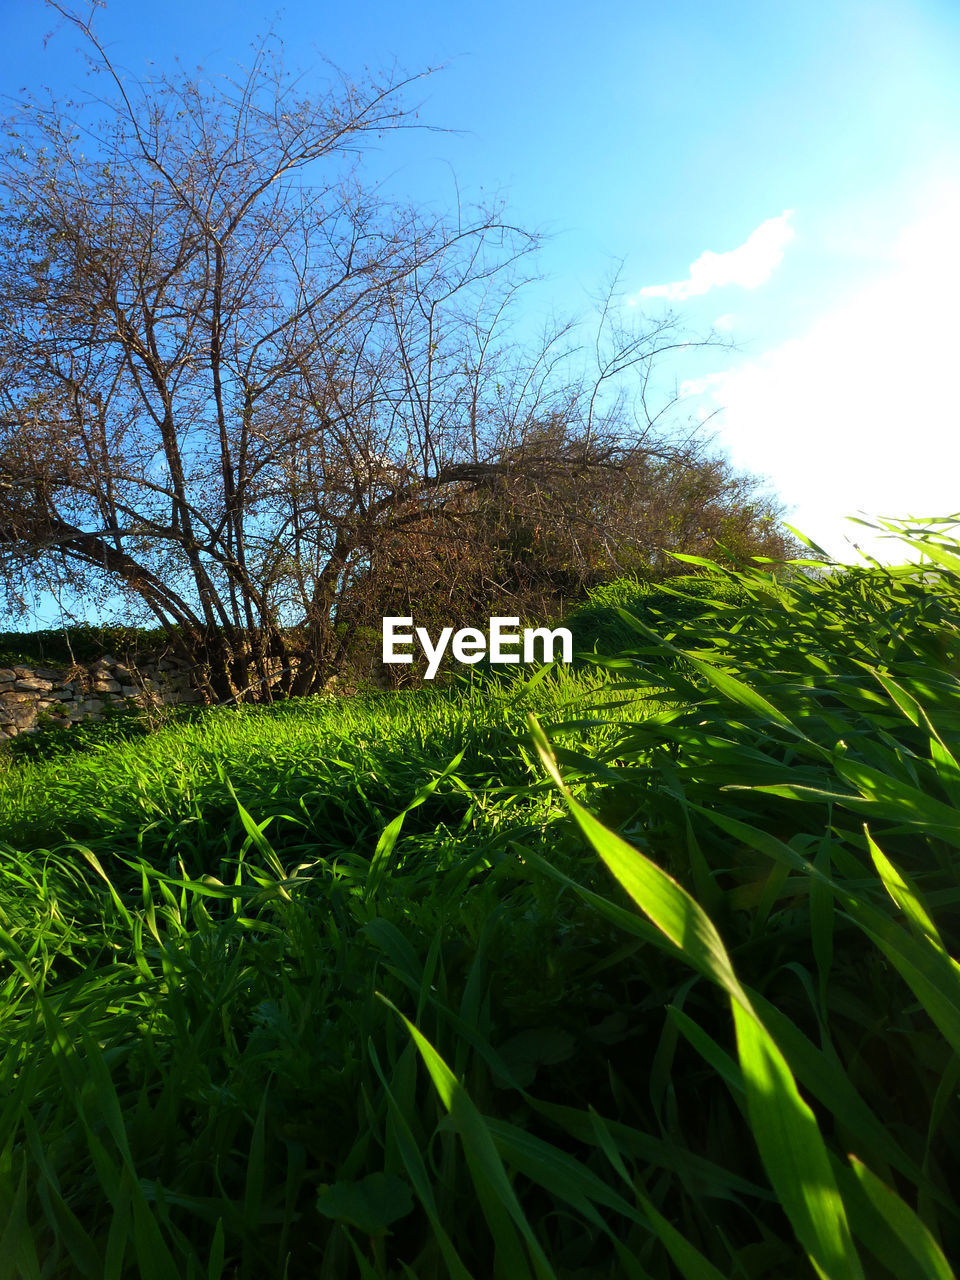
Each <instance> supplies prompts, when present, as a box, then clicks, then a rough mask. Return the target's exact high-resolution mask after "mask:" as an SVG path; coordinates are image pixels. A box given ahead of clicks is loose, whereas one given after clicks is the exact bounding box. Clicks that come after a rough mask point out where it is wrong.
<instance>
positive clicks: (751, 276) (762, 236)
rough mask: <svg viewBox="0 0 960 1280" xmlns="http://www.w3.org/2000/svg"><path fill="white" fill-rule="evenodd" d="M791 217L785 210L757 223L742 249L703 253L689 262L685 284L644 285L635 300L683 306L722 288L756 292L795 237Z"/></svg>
mask: <svg viewBox="0 0 960 1280" xmlns="http://www.w3.org/2000/svg"><path fill="white" fill-rule="evenodd" d="M792 215H793V210H792V209H785V210H784V211H783V213H781V214H780V216H779V217H777V218H768V219H767V220H766V222H761V224H760V226H759V227H757V229H756V231H752V232H751V233H750V235H749V236H748V237H747V239H746V240H745V241H744V242H743V244H742V245H740V246H739V247H738V248H736V249H731V250H729V252H727V253H714V252H713V250H712V249H707V250H706V251H705V252H704V253H701V255H700V257H699V258H697V260H696V262H691V264H690V275H689V277H688V278H687V279H686V280H676V281H674V282H673V284H650V285H647V286H646V287H645V288H643V289H641V290H640V292H639V294H638V295H637V297H639V298H667V299H668V300H669V301H671V302H684V301H685V300H686V299H687V298H694V297H697V296H699V295H700V294H702V293H708V292H709V291H710V290H711V289H718V288H720V287H721V286H722V285H728V284H735V285H739V286H740V288H741V289H756V288H757V286H758V285H761V284H764V283H765V282H766V281H767V280H769V279H770V276H771V274H772V273H773V271H774V270H775V268H776V267H778V266H779V265H780V263H781V262H782V261H783V251H784V248H785V247H786V246H787V244H789V242H790V241H791V240H792V239H793V237H794V234H795V233H794V230H793V227H792V226H791V225H790V218H791V217H792ZM633 301H635V299H633Z"/></svg>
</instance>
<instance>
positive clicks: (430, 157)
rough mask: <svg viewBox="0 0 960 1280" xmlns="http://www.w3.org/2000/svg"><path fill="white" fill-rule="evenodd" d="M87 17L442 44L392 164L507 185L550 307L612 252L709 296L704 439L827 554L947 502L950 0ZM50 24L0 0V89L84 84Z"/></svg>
mask: <svg viewBox="0 0 960 1280" xmlns="http://www.w3.org/2000/svg"><path fill="white" fill-rule="evenodd" d="M97 21H98V28H99V30H100V32H101V34H102V36H103V37H104V39H105V40H106V42H107V43H108V45H109V46H110V49H111V53H112V55H113V57H114V59H115V60H116V61H117V62H119V63H120V64H122V65H123V66H125V67H126V68H128V69H129V70H130V71H131V72H132V73H135V74H138V75H144V74H148V73H149V70H150V67H149V63H150V61H151V60H152V61H154V62H155V63H156V64H158V65H161V66H164V65H169V64H170V63H171V61H172V60H173V58H174V57H177V56H178V57H179V58H180V59H181V61H182V62H183V64H184V65H185V66H186V67H188V68H193V67H195V66H196V65H198V64H202V65H203V66H204V67H205V68H207V69H208V70H216V71H219V70H225V69H228V68H229V66H230V64H231V63H236V62H243V61H246V60H248V58H249V53H250V42H251V40H253V39H254V38H255V37H256V36H257V35H258V34H259V33H262V32H263V31H264V30H265V29H266V27H267V26H269V25H270V23H271V21H275V25H276V28H277V30H278V31H279V33H280V35H281V36H282V37H283V39H284V42H285V45H286V55H287V59H288V61H289V62H290V63H292V64H298V65H300V66H302V67H305V68H310V67H314V68H317V71H318V73H320V72H321V71H322V61H321V60H322V58H323V57H326V58H329V59H330V60H332V61H333V62H334V63H336V64H338V65H339V66H340V67H342V68H343V69H344V70H345V71H347V72H353V73H358V72H361V71H362V70H363V68H364V66H370V67H371V68H372V69H377V68H383V67H389V66H390V65H392V63H393V62H394V60H396V62H397V63H398V64H399V65H400V66H401V67H402V68H404V69H406V70H407V71H410V72H414V71H419V70H422V69H424V68H426V67H428V66H437V65H439V64H445V69H444V70H442V71H441V72H439V73H438V74H437V75H435V76H432V77H430V78H429V79H427V80H426V81H423V82H421V83H420V85H419V86H418V90H419V96H421V97H422V98H423V100H424V103H423V109H422V116H421V118H422V119H423V120H424V121H426V122H429V123H431V124H436V125H439V126H443V127H445V128H447V129H451V130H457V131H458V132H456V133H447V132H429V133H418V134H416V135H408V136H404V137H399V136H397V135H394V136H393V137H392V138H389V137H388V139H387V141H386V144H385V150H384V153H383V154H382V155H381V156H380V157H379V159H378V161H377V163H378V164H379V165H382V166H384V168H385V171H388V172H390V173H391V174H392V182H393V183H394V185H395V187H396V189H398V190H404V191H406V192H408V193H409V194H410V195H411V196H413V197H414V198H416V199H424V200H438V201H442V202H448V201H449V200H450V199H451V198H452V195H453V191H454V177H453V175H454V174H455V175H456V181H457V183H458V184H459V186H460V188H461V189H462V190H463V192H464V193H465V194H467V195H469V196H477V195H480V194H489V193H492V192H496V191H501V192H503V194H504V195H505V196H506V197H507V199H508V203H509V208H510V210H511V212H512V214H513V216H514V217H515V219H516V221H517V222H519V223H521V224H522V225H525V226H529V227H535V228H539V229H542V230H544V231H548V232H550V233H551V234H552V238H551V239H550V242H549V244H548V246H547V248H546V249H545V251H544V255H543V260H542V265H543V268H544V270H545V271H546V272H547V273H548V275H549V283H548V285H547V286H546V288H545V289H544V290H543V291H541V294H540V302H541V304H542V305H543V306H544V307H545V308H547V307H549V308H553V309H555V310H557V311H563V312H565V311H568V310H582V309H583V308H584V306H585V304H586V301H587V295H588V294H589V293H590V292H591V291H596V289H597V288H598V286H599V285H600V284H601V283H602V281H603V280H604V278H605V277H606V276H607V275H608V274H609V272H610V270H611V267H612V265H613V264H614V263H615V262H618V261H620V260H623V262H624V268H623V276H622V282H623V288H624V295H625V296H624V299H623V305H624V307H626V308H628V309H638V308H645V309H648V310H650V311H651V312H653V313H657V312H658V311H659V310H660V309H662V308H663V307H664V306H666V305H669V306H671V307H672V308H673V309H674V310H675V311H676V312H677V313H678V314H679V315H680V316H681V318H683V319H684V320H685V321H686V322H688V323H689V325H690V327H691V328H692V329H694V330H696V329H703V328H704V327H706V326H709V325H711V324H714V323H719V325H720V327H721V329H722V330H723V331H724V332H725V333H726V334H727V335H728V336H729V337H730V338H731V339H732V340H733V341H734V342H735V343H736V344H737V345H738V348H739V349H738V350H736V351H732V352H731V351H723V350H712V351H710V352H708V353H705V352H699V353H695V354H694V353H691V356H690V360H689V363H688V364H685V365H678V366H677V367H676V370H675V372H676V374H677V376H678V377H680V378H681V379H682V380H683V382H684V384H685V390H686V391H688V392H689V393H690V394H691V396H692V397H694V398H693V399H692V400H691V402H690V407H691V410H692V411H693V412H697V411H699V412H700V413H701V414H702V415H706V414H708V413H710V412H712V411H713V410H714V409H716V408H717V407H718V406H724V408H723V411H722V413H721V414H720V415H719V416H718V417H717V418H715V419H713V420H712V421H711V426H712V427H715V428H717V430H718V437H717V438H718V443H719V444H721V445H722V446H723V447H725V448H726V450H727V451H728V453H729V455H730V457H731V459H732V460H733V462H734V463H735V464H736V465H738V466H739V467H741V468H744V469H747V470H751V471H754V472H759V473H762V474H765V475H766V476H768V477H769V479H770V482H771V485H772V487H773V488H774V489H775V490H776V491H777V492H779V494H780V495H781V497H782V498H783V499H784V500H785V502H786V503H787V504H788V505H789V507H790V508H791V509H792V514H791V517H790V518H791V519H792V521H793V522H794V523H795V524H797V525H798V526H799V527H801V528H802V529H804V530H805V531H806V532H807V533H808V534H810V535H811V536H813V537H814V538H816V539H817V540H819V541H821V542H822V543H823V544H824V545H825V546H827V547H828V549H830V550H831V551H833V552H834V553H835V554H839V555H842V556H849V555H850V554H851V553H850V551H849V544H848V541H847V540H848V539H849V538H855V539H857V540H858V541H864V538H863V534H862V531H858V530H856V528H855V527H854V526H850V525H848V524H847V522H846V521H845V519H844V517H845V516H847V515H853V514H856V513H857V512H858V511H865V512H867V513H870V514H881V515H886V514H889V515H893V516H897V515H908V514H915V515H921V516H925V515H946V514H951V513H953V512H954V511H957V510H960V420H958V419H960V414H958V409H957V396H956V393H955V391H954V388H953V385H952V384H953V380H954V375H953V374H952V373H951V369H953V370H956V368H957V367H958V363H960V359H958V353H960V312H958V308H957V298H958V294H960V247H958V246H960V238H958V231H960V74H958V69H960V56H958V55H960V6H958V5H957V4H956V3H955V0H950V2H948V0H911V2H910V3H904V2H901V0H897V2H884V0H869V3H861V2H859V0H831V2H829V3H824V2H822V0H805V2H804V3H795V2H794V0H777V2H776V3H771V2H770V0H765V2H764V3H754V2H753V0H725V2H723V3H717V0H713V3H707V2H698V0H677V2H674V3H669V2H664V0H661V2H660V3H646V2H645V0H644V2H643V3H625V2H622V0H619V2H611V3H603V2H601V3H598V4H597V5H595V6H593V8H592V9H590V10H588V9H587V7H586V6H584V5H583V4H581V3H576V4H574V3H571V2H570V0H556V2H554V3H551V4H545V3H540V2H539V0H536V2H527V3H520V4H516V3H513V4H509V5H508V4H506V3H502V2H501V0H486V2H485V3H484V4H482V5H479V4H477V5H466V4H449V3H443V4H441V3H438V2H437V0H429V2H427V3H419V4H414V5H400V4H394V3H388V2H387V0H366V2H365V3H364V4H362V5H352V6H351V5H344V4H343V3H342V0H341V2H339V3H337V4H333V3H327V2H326V0H312V2H309V3H307V2H304V0H290V2H289V3H287V4H286V5H285V6H284V7H283V8H282V9H281V10H276V9H274V8H272V7H270V6H262V7H261V6H259V5H255V6H246V7H240V6H238V5H237V4H236V3H235V0H230V2H228V0H192V2H191V3H187V2H186V0H163V3H161V4H151V5H147V4H146V3H144V2H143V0H127V2H126V3H121V0H113V3H111V4H109V5H108V6H107V7H105V8H104V9H102V10H101V11H100V14H99V17H98V20H97ZM55 27H56V15H54V14H53V13H52V12H51V11H50V10H49V9H48V8H47V7H46V6H45V5H44V4H43V3H42V0H0V29H2V31H3V41H2V44H0V89H2V91H3V92H4V93H6V94H8V95H10V94H14V95H15V94H16V92H17V90H18V89H19V88H20V87H21V86H30V87H34V88H35V87H37V86H39V85H40V84H47V85H49V86H51V87H52V88H53V89H54V90H55V91H57V92H58V93H59V92H66V91H68V90H69V89H70V88H71V87H74V86H76V85H80V84H83V82H84V67H83V61H82V58H81V57H80V56H79V55H78V53H77V52H76V46H77V44H78V41H77V39H76V38H75V37H74V36H73V35H72V34H71V33H70V32H69V31H68V30H65V29H61V30H59V31H56V30H54V29H55ZM51 30H54V34H53V37H52V38H51V40H50V41H49V42H48V43H47V44H46V47H44V43H43V37H44V35H45V34H46V33H47V32H49V31H51ZM866 545H869V546H871V547H872V548H873V549H876V548H877V544H876V543H871V542H869V540H866Z"/></svg>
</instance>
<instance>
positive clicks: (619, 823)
mask: <svg viewBox="0 0 960 1280" xmlns="http://www.w3.org/2000/svg"><path fill="white" fill-rule="evenodd" d="M913 541H914V542H915V543H919V546H915V547H914V548H913V549H914V551H917V550H919V549H921V548H925V549H926V551H927V553H928V568H927V570H926V572H925V573H924V574H923V576H919V575H918V573H917V571H916V570H915V569H910V570H904V571H896V570H893V571H888V570H882V569H880V568H878V567H867V568H866V569H863V570H856V571H850V572H846V573H844V574H842V575H837V576H833V577H830V576H826V577H825V576H823V575H819V574H815V573H811V575H810V576H804V575H799V576H798V577H797V578H796V579H795V580H794V581H793V582H791V583H786V584H784V583H782V582H781V583H779V584H777V583H774V582H773V581H772V579H770V578H769V577H767V576H766V575H765V574H763V573H756V574H752V573H746V574H740V575H731V574H730V573H729V571H724V570H719V569H716V570H711V569H710V568H709V566H701V568H702V570H703V573H704V579H703V580H702V581H701V582H700V584H699V585H698V586H697V587H696V588H695V592H696V595H695V596H693V595H691V594H690V593H687V595H686V596H684V597H671V595H670V593H669V592H668V593H662V594H660V595H659V596H657V598H656V599H654V600H650V599H649V598H648V597H647V598H645V600H644V605H643V607H642V608H637V609H636V612H635V614H633V615H631V617H633V618H634V621H630V620H628V619H627V618H623V619H622V622H623V626H624V627H625V628H626V629H627V631H626V632H625V633H621V635H620V639H619V645H620V648H619V652H618V653H617V654H616V656H615V657H613V658H612V659H611V662H610V665H609V669H608V670H607V671H606V673H604V671H603V670H602V669H601V670H598V671H597V672H596V673H591V672H590V671H587V672H581V673H580V674H578V675H575V676H568V675H560V676H559V677H557V676H556V673H553V674H550V675H548V676H545V677H543V678H540V679H537V680H534V681H529V682H527V683H522V684H509V683H505V684H501V683H498V682H480V683H475V685H474V686H473V687H468V688H465V689H462V690H460V691H454V692H450V691H446V692H444V691H433V692H431V693H428V694H422V695H419V694H418V695H407V696H402V695H382V696H376V697H370V698H362V699H355V700H339V701H337V700H326V701H322V702H320V701H308V702H301V703H296V704H289V705H286V706H283V707H278V708H275V709H273V710H268V711H255V710H254V711H242V710H241V711H237V710H234V711H219V712H212V713H208V714H207V715H205V716H204V717H202V718H201V719H199V720H198V721H196V722H194V723H190V724H183V725H175V726H172V727H171V728H169V729H167V730H164V731H162V732H160V733H157V734H156V735H154V736H152V737H150V738H144V739H139V740H136V741H131V742H129V743H126V744H121V745H111V746H109V747H105V748H103V749H101V750H96V751H90V752H87V753H85V754H82V755H71V756H63V757H60V758H56V759H53V760H50V761H46V762H42V763H35V764H20V765H16V766H15V767H11V768H9V769H8V771H7V773H6V774H5V775H4V776H3V778H2V780H0V815H2V817H0V821H2V823H3V829H4V831H5V834H6V839H7V844H6V845H5V846H4V847H3V849H2V850H0V926H2V933H0V946H2V947H3V952H4V957H5V964H4V968H3V974H2V982H3V986H2V992H0V1028H2V1033H3V1040H4V1045H5V1050H4V1057H3V1059H2V1065H0V1073H2V1074H0V1084H2V1092H0V1114H2V1122H0V1197H2V1200H3V1221H5V1222H6V1224H7V1225H6V1226H5V1227H0V1232H2V1235H3V1238H2V1240H0V1257H2V1258H3V1259H5V1260H6V1259H13V1261H12V1263H11V1262H7V1261H4V1262H3V1263H0V1274H2V1268H3V1267H6V1269H7V1270H6V1274H10V1275H13V1276H18V1275H23V1276H26V1277H33V1276H56V1277H59V1276H63V1277H67V1276H74V1275H85V1276H86V1275H89V1276H96V1277H98V1278H99V1277H101V1276H111V1277H114V1276H116V1277H125V1276H130V1277H133V1276H140V1275H143V1276H151V1277H171V1278H173V1277H178V1278H179V1277H218V1276H224V1277H239V1276H250V1277H254V1276H256V1277H259V1276H278V1277H279V1276H289V1277H298V1276H308V1275H309V1276H319V1277H341V1276H342V1277H349V1276H362V1277H368V1276H377V1277H394V1276H396V1277H401V1276H407V1277H409V1276H416V1277H418V1280H419V1278H420V1277H425V1278H426V1277H434V1276H435V1277H445V1276H459V1277H464V1276H473V1277H476V1280H485V1278H486V1277H489V1276H502V1277H506V1278H507V1280H515V1278H516V1280H522V1277H526V1276H530V1277H533V1276H536V1277H543V1276H556V1277H558V1280H559V1278H561V1277H563V1278H564V1280H587V1278H588V1277H600V1276H610V1277H614V1276H625V1277H641V1278H643V1277H652V1278H655V1280H666V1278H667V1277H671V1276H675V1275H679V1276H685V1277H698V1278H699V1277H713V1278H714V1280H716V1278H717V1277H769V1278H770V1280H773V1278H774V1277H776V1278H778V1280H779V1278H780V1277H793V1276H797V1277H799V1276H806V1275H809V1276H815V1275H816V1274H818V1273H819V1274H820V1275H826V1276H829V1277H831V1278H834V1277H836V1278H839V1277H858V1276H861V1275H865V1276H869V1277H874V1276H876V1277H881V1278H882V1277H892V1278H893V1280H912V1278H917V1280H919V1278H920V1277H947V1276H950V1275H952V1274H953V1273H952V1271H951V1264H952V1263H954V1262H955V1261H956V1259H957V1257H958V1255H960V1210H958V1208H957V1204H956V1196H955V1188H956V1186H957V1185H960V1157H958V1155H957V1152H958V1151H960V1115H958V1107H957V1089H958V1083H960V967H958V965H957V964H956V962H955V960H954V958H953V957H955V956H956V955H957V952H958V936H957V935H958V923H960V876H958V871H957V865H958V859H957V850H958V848H960V818H958V816H957V814H958V801H960V764H958V757H960V696H958V695H960V560H955V559H954V557H956V556H960V548H958V547H956V546H954V545H953V544H952V543H950V542H949V541H948V540H945V539H943V538H940V539H936V538H934V537H931V535H930V533H929V532H928V533H927V534H926V535H921V536H919V537H915V538H914V539H913ZM713 583H715V584H716V587H717V589H716V590H713V589H712V584H713ZM679 589H680V590H681V591H683V590H684V588H683V587H682V586H681V587H680V588H679ZM625 590H629V588H625ZM615 595H616V593H615V592H614V593H613V595H612V596H611V600H610V601H608V602H607V603H608V604H610V603H613V604H617V603H619V601H618V600H617V599H614V598H613V596H615ZM606 634H608V635H609V634H612V633H611V632H609V631H608V632H607V633H606ZM628 634H629V636H630V637H632V638H631V639H629V640H628V639H626V636H627V635H628ZM598 647H599V648H600V649H601V650H602V649H604V645H602V644H601V645H599V646H598ZM608 652H609V650H608Z"/></svg>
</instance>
